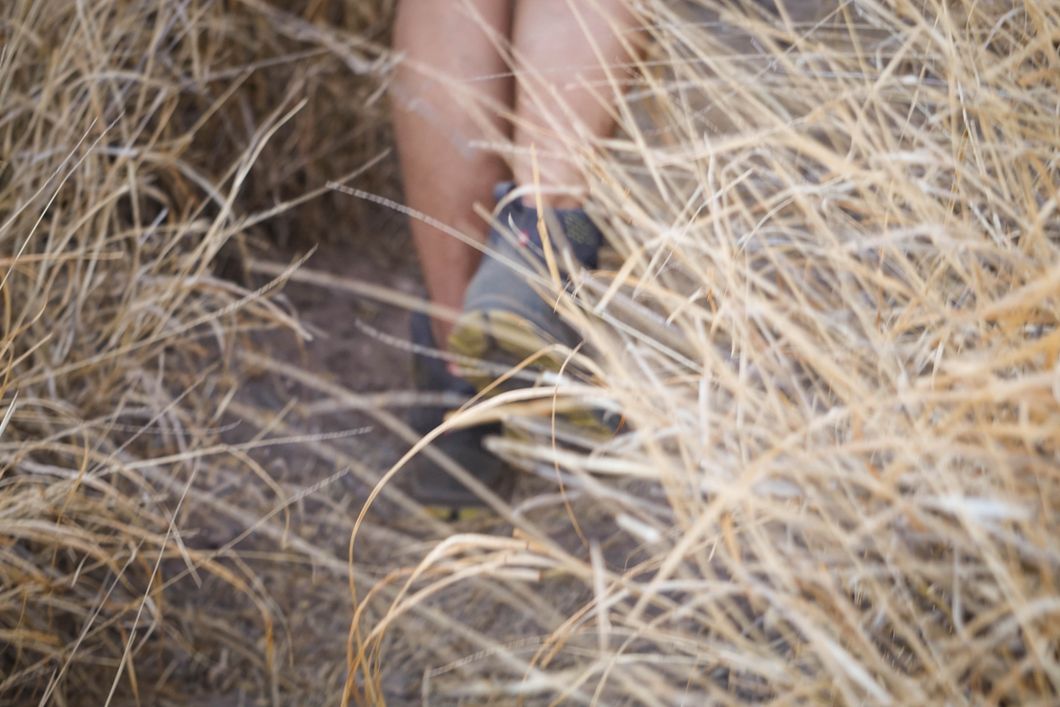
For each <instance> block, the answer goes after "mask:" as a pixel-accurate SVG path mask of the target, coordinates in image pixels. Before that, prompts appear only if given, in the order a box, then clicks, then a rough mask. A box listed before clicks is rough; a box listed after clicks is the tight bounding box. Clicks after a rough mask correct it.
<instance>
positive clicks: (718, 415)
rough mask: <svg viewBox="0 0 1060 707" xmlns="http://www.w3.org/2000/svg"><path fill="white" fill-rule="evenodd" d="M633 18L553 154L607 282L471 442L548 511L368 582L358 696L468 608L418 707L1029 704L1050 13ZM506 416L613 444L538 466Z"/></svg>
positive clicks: (1048, 168)
mask: <svg viewBox="0 0 1060 707" xmlns="http://www.w3.org/2000/svg"><path fill="white" fill-rule="evenodd" d="M644 6H645V7H644V13H645V15H644V18H645V22H646V23H647V25H648V26H649V27H650V28H651V32H652V33H653V34H654V35H655V36H654V39H655V43H654V47H655V48H654V50H653V53H652V54H651V55H650V56H649V57H648V58H647V59H646V60H645V62H644V63H643V65H642V66H641V67H640V68H641V71H640V73H639V75H638V76H637V78H635V79H633V78H631V76H630V75H629V74H628V73H627V72H619V71H616V72H615V74H614V77H613V81H614V84H613V85H612V86H610V87H608V86H602V87H601V89H602V91H603V92H604V93H607V92H608V91H610V90H617V89H618V88H619V85H618V84H619V83H620V82H621V83H624V84H625V86H623V87H624V88H628V89H629V90H630V94H629V98H628V103H630V104H638V103H639V104H641V105H642V106H643V107H644V110H643V111H631V112H624V113H622V114H621V115H620V118H621V120H622V123H623V127H624V137H622V138H620V139H617V140H615V141H612V142H610V143H608V144H607V145H598V146H588V145H585V144H583V143H579V144H573V143H572V144H571V145H570V148H571V153H572V154H577V155H580V159H582V160H583V164H584V167H585V170H586V172H587V173H588V174H590V175H591V180H592V183H593V195H594V205H595V207H596V208H597V209H598V212H599V214H600V216H601V218H602V219H603V220H604V221H605V222H606V223H607V224H608V225H609V232H610V235H611V240H612V242H613V243H614V244H615V246H616V248H617V249H618V250H619V252H620V254H621V256H622V258H621V261H620V263H621V265H620V267H617V268H616V269H614V270H606V271H602V272H597V273H593V274H585V275H584V276H583V277H582V278H580V279H579V280H578V282H577V284H578V285H579V287H578V289H577V292H576V294H574V295H567V296H565V297H564V298H562V299H561V308H563V309H564V310H565V311H566V312H567V315H568V316H569V317H570V318H571V320H572V321H575V322H577V323H578V324H579V326H580V328H581V330H582V331H583V332H585V334H586V336H587V339H588V342H589V346H588V348H587V349H585V350H583V351H580V352H578V353H576V354H574V355H572V358H571V362H570V366H569V369H568V370H567V372H566V373H565V374H564V375H562V376H560V377H559V378H558V379H556V378H553V379H552V380H550V381H545V382H544V383H543V384H542V385H541V386H540V387H539V388H537V389H535V390H531V391H522V392H520V393H514V394H509V395H508V396H507V400H505V399H504V397H502V398H499V399H495V400H493V401H491V402H490V403H488V404H485V405H483V406H482V407H480V408H479V409H478V413H477V414H482V415H490V414H496V415H499V416H501V417H502V418H503V419H507V421H508V423H509V425H510V426H519V425H520V424H522V425H524V426H525V427H526V428H527V430H528V431H529V432H531V433H532V434H536V435H537V436H536V437H535V438H534V439H533V441H531V442H525V441H524V442H519V441H512V440H505V441H500V442H498V443H497V447H498V448H499V449H501V450H502V451H504V452H505V453H506V454H508V455H510V456H511V457H512V458H513V459H516V460H518V461H519V462H520V463H521V464H522V465H523V466H524V467H525V468H526V469H528V470H529V471H531V472H534V473H536V474H537V475H538V476H540V477H541V478H542V479H546V480H548V479H550V480H551V481H552V485H553V490H552V493H551V494H543V495H537V496H535V497H533V498H531V499H528V500H526V501H524V503H523V504H522V505H517V507H516V508H515V509H514V510H513V511H512V513H513V521H514V523H515V524H516V526H517V531H516V533H515V536H514V537H513V538H511V539H498V538H495V537H478V536H470V537H469V536H463V537H457V538H452V539H450V540H449V541H447V542H446V543H443V544H442V545H439V546H437V547H436V548H434V550H433V551H432V553H431V554H430V555H427V556H426V557H425V558H424V559H423V561H422V562H421V563H420V564H419V565H418V566H417V567H416V568H415V569H412V568H410V570H409V572H408V573H406V574H405V575H402V576H399V577H395V584H396V586H399V587H401V589H402V593H401V594H400V595H399V596H397V597H395V598H394V599H393V600H391V603H390V604H389V605H388V606H389V615H388V616H387V618H386V619H385V620H384V621H381V622H374V623H373V622H369V621H363V622H359V623H355V626H354V629H355V631H354V633H353V636H352V637H353V639H354V647H355V650H354V651H353V654H352V655H353V659H354V667H355V668H357V669H358V670H359V671H360V675H362V676H363V677H364V687H363V692H361V691H360V690H358V691H355V692H356V693H357V694H360V695H362V696H363V697H364V698H365V699H366V700H367V701H370V702H371V701H375V700H378V699H380V694H381V693H380V692H379V689H378V683H377V682H373V680H375V679H377V676H378V675H379V674H381V673H382V674H385V673H386V670H387V664H388V663H387V643H386V642H385V641H384V637H386V636H390V635H395V634H399V635H400V634H402V633H404V634H405V635H419V636H424V635H429V634H428V633H427V628H426V627H424V626H423V625H422V623H421V622H420V621H419V620H418V619H415V618H413V617H410V616H406V615H405V614H404V612H406V611H407V610H408V609H409V608H410V607H414V606H417V605H418V604H419V603H422V602H425V601H430V600H431V597H432V596H433V595H443V596H444V595H446V594H451V595H453V596H456V595H459V594H460V593H461V592H463V595H464V596H467V595H468V593H469V592H471V591H472V589H470V588H469V587H468V586H467V583H468V582H469V581H470V579H471V578H477V579H476V581H480V582H481V581H483V580H482V579H481V578H483V577H488V578H490V580H491V581H492V582H494V583H495V584H496V586H497V587H499V589H498V591H497V594H498V595H499V596H501V597H503V599H502V600H501V601H502V602H503V603H504V605H505V612H506V615H507V616H508V617H509V620H510V622H511V625H512V628H511V629H509V630H504V629H500V630H498V631H496V632H495V634H494V635H495V642H494V644H493V646H492V647H491V648H490V649H489V650H487V651H482V652H477V653H474V654H464V655H460V654H458V653H457V652H455V651H454V652H453V660H452V662H450V663H448V664H444V665H436V666H434V669H433V671H432V672H430V673H428V677H429V678H430V683H431V689H432V690H436V691H437V692H435V693H432V694H439V695H440V694H449V695H463V696H464V697H466V698H469V699H480V698H483V697H485V696H490V697H492V698H493V699H495V700H501V701H505V700H508V699H511V700H515V699H516V697H517V696H523V697H527V698H532V699H537V698H541V699H542V700H543V701H549V702H553V701H555V702H561V701H571V702H575V703H581V702H592V703H598V704H624V703H637V704H640V703H643V704H660V705H662V704H704V703H707V702H708V701H709V702H712V703H713V702H723V703H728V702H742V701H746V700H755V701H758V700H765V701H777V702H842V703H851V704H860V703H865V702H868V703H874V704H875V703H880V704H883V703H888V704H928V703H936V702H947V703H960V702H966V701H970V702H982V703H987V704H994V703H998V702H1003V703H1009V704H1022V703H1034V702H1038V703H1047V702H1051V701H1053V700H1055V699H1057V696H1058V692H1060V599H1058V596H1060V595H1058V592H1057V582H1058V572H1060V547H1058V544H1057V538H1058V537H1060V464H1058V461H1060V460H1058V457H1057V454H1058V452H1060V450H1058V448H1057V439H1058V438H1060V388H1058V381H1060V378H1058V377H1057V376H1058V372H1057V371H1058V369H1057V359H1058V355H1060V331H1058V330H1057V324H1058V299H1057V298H1058V296H1060V265H1058V263H1060V260H1058V255H1060V252H1058V247H1060V225H1058V224H1060V215H1058V211H1057V199H1058V185H1060V169H1058V164H1057V160H1058V159H1060V116H1058V102H1057V96H1058V95H1060V90H1058V89H1060V60H1058V55H1057V42H1058V40H1060V4H1058V3H1056V2H1051V1H1045V2H1026V3H1017V4H1016V5H1015V6H1013V5H1012V4H1011V3H982V2H979V3H972V2H946V3H937V2H925V3H899V4H897V5H892V4H890V3H876V2H859V3H856V5H855V4H844V5H842V6H841V7H839V9H834V7H833V9H834V11H832V12H828V11H826V12H823V13H821V14H820V15H818V16H815V17H813V18H812V20H811V21H802V22H799V21H796V19H795V18H792V17H791V16H790V15H789V14H787V13H786V12H785V13H780V14H779V15H773V14H770V13H768V12H764V11H762V10H760V9H758V8H756V7H755V6H753V5H751V6H745V7H731V8H727V9H723V10H722V11H721V13H720V15H715V14H712V13H710V12H706V13H700V12H693V13H692V14H693V16H695V17H698V18H701V19H705V20H706V21H705V22H702V23H694V22H691V21H690V20H689V18H688V17H687V16H679V15H678V14H677V12H676V10H674V9H673V8H674V5H673V4H671V3H663V2H648V3H644ZM645 112H646V113H648V114H649V115H650V120H643V119H640V120H639V119H638V117H640V116H642V115H643V114H644V113H645ZM594 148H597V149H594ZM604 148H607V149H604ZM530 399H536V400H539V401H540V402H541V403H542V405H543V407H544V408H545V409H547V408H548V406H549V405H551V403H552V401H553V400H554V399H560V400H563V399H575V400H580V401H582V402H593V403H594V404H598V405H600V406H601V407H606V408H609V409H614V410H618V411H621V413H622V414H623V415H624V417H625V420H626V422H627V425H626V427H625V428H624V429H623V431H622V432H620V433H619V434H618V435H617V436H615V438H614V439H612V440H609V441H606V442H599V441H596V440H585V439H578V438H573V439H572V438H570V437H567V438H558V439H552V440H550V439H549V434H548V429H547V425H544V427H545V429H543V430H542V429H541V428H542V424H541V423H540V417H538V418H537V419H538V422H537V423H534V421H533V419H532V418H528V417H527V416H526V415H525V414H521V413H520V411H519V409H517V406H518V405H523V406H525V404H526V401H528V400H530ZM474 414H476V413H475V412H470V413H469V415H474ZM535 424H536V427H535V426H534V425H535ZM528 596H532V597H533V598H534V600H535V601H529V600H528V598H527V597H528ZM361 600H362V606H371V605H373V603H374V602H376V603H377V600H376V597H375V596H374V595H373V594H370V593H369V594H364V595H362V596H361ZM572 601H573V605H571V602H572ZM487 603H488V602H486V601H485V600H483V602H482V604H481V605H480V606H485V605H486V604H487ZM449 638H450V637H448V636H445V637H442V638H441V640H443V641H444V640H448V639H449ZM421 640H422V639H421Z"/></svg>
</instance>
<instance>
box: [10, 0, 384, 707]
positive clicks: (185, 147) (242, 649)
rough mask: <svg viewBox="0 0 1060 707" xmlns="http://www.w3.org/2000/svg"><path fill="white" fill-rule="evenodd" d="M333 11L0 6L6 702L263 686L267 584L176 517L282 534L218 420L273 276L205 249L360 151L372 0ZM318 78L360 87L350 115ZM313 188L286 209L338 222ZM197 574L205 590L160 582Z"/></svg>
mask: <svg viewBox="0 0 1060 707" xmlns="http://www.w3.org/2000/svg"><path fill="white" fill-rule="evenodd" d="M225 5H232V7H231V8H226V7H225ZM308 5H310V6H320V5H321V4H320V3H308ZM332 9H333V10H334V11H335V12H336V13H337V15H341V16H336V17H334V18H332V19H333V20H334V22H333V23H332V24H331V25H319V26H318V25H314V24H312V23H311V22H310V20H312V19H313V17H312V15H313V14H314V13H319V7H318V9H317V10H314V9H313V7H306V8H305V12H304V13H302V14H300V15H299V14H291V13H279V12H276V11H274V10H272V9H270V6H269V5H268V4H266V3H263V2H256V1H252V0H248V1H247V2H241V3H218V2H210V1H202V2H199V1H197V0H191V1H180V2H131V1H130V2H119V1H115V2H105V3H98V2H97V3H73V2H66V0H56V1H54V2H50V1H45V2H40V1H36V0H25V1H23V0H13V1H12V2H5V3H4V4H3V9H2V10H0V266H2V267H0V279H2V283H0V295H2V299H0V302H2V310H0V311H2V321H3V326H2V332H3V333H2V339H0V371H2V376H0V400H2V403H0V410H2V413H0V416H2V417H0V419H2V424H0V488H2V492H0V702H3V703H4V704H27V703H36V702H37V701H38V700H39V701H40V702H41V703H42V704H60V705H61V704H71V703H82V704H103V703H104V701H109V700H110V697H116V698H117V699H118V701H128V700H129V699H132V698H135V699H137V700H143V701H145V702H147V703H158V701H159V700H162V699H163V697H166V698H167V699H177V700H178V701H180V699H179V697H180V695H181V694H182V693H184V692H187V691H193V690H194V689H200V687H199V685H197V684H196V683H198V682H200V681H201V682H202V683H203V686H205V683H206V682H207V677H209V681H211V682H213V683H215V684H217V685H219V686H220V687H221V689H223V688H224V685H226V684H227V685H232V684H236V683H238V682H240V681H244V682H248V683H251V684H255V685H256V686H257V687H256V689H257V690H259V691H260V694H263V695H266V696H268V695H269V694H270V693H273V694H276V693H277V692H278V689H279V688H278V684H279V682H280V681H281V676H280V675H279V670H278V669H277V661H278V660H282V657H283V653H282V651H280V650H278V648H277V641H278V640H280V636H279V634H278V633H277V631H278V628H277V622H278V621H281V620H282V617H278V616H277V615H276V612H275V610H274V606H273V604H272V602H271V600H270V598H269V597H268V594H267V592H266V591H265V588H264V586H263V585H262V583H261V581H260V580H259V578H258V577H257V575H256V573H255V572H254V571H252V570H251V569H249V567H248V566H247V565H246V563H244V562H243V561H242V560H240V558H239V555H238V553H236V552H235V551H234V550H233V549H232V547H229V546H227V545H223V546H221V547H216V546H212V547H211V546H210V545H209V542H208V541H206V542H203V540H202V539H201V538H197V537H195V534H194V532H192V537H190V538H185V537H184V536H183V533H185V532H187V531H188V529H189V528H190V529H192V530H193V531H194V529H196V528H198V529H202V528H204V527H205V524H204V522H203V521H202V520H201V519H202V518H211V519H214V520H217V519H223V520H224V522H227V523H229V524H230V525H234V526H235V527H236V528H244V527H248V526H249V527H256V529H257V530H256V532H257V533H259V534H262V533H263V534H264V535H263V537H279V536H280V534H281V532H282V530H283V528H282V522H279V521H282V518H276V517H274V518H268V517H266V518H261V514H260V513H259V512H258V511H257V510H252V506H251V504H252V502H254V503H256V506H253V507H254V508H255V509H256V508H257V507H260V506H262V505H263V506H264V507H265V508H270V507H273V506H276V507H277V508H283V507H285V506H286V505H287V504H289V503H291V502H292V500H291V499H289V498H287V497H286V494H285V492H284V491H283V490H282V489H280V488H279V487H278V486H277V485H276V484H275V483H273V482H271V480H269V479H268V478H267V476H266V475H265V474H264V472H263V470H262V469H261V468H260V467H258V466H257V465H256V463H255V462H254V461H253V460H252V459H251V458H250V457H249V455H248V449H249V448H250V446H249V445H248V447H245V448H233V447H232V446H230V445H226V444H224V439H223V433H224V431H225V429H226V425H227V420H228V418H226V417H224V416H225V415H226V414H229V413H228V412H227V406H228V404H229V402H230V399H231V396H232V394H233V393H234V392H235V390H236V388H237V387H238V385H239V383H240V380H241V376H242V367H241V364H240V363H239V361H238V360H236V359H234V358H233V353H234V351H237V350H238V349H239V346H240V345H241V342H243V341H245V339H246V337H247V336H248V335H249V333H251V332H253V331H255V330H257V329H261V328H265V327H277V326H279V327H294V328H296V327H297V325H296V324H294V322H293V320H292V319H291V317H290V315H289V313H288V312H286V311H284V310H283V309H281V308H279V307H278V306H276V305H275V304H272V303H271V302H270V299H269V295H270V290H271V289H272V287H271V286H267V287H266V288H264V289H262V290H259V291H248V290H245V289H243V288H241V287H239V286H237V285H235V284H233V283H232V282H230V281H228V280H225V279H222V278H220V277H219V276H218V275H217V265H218V262H219V260H220V259H221V258H222V257H228V256H227V254H228V253H230V252H235V251H237V250H238V249H237V248H235V247H234V245H233V244H234V243H235V241H236V240H237V239H238V240H239V242H240V243H242V244H243V246H244V247H245V246H246V244H248V243H249V241H248V240H247V237H248V235H250V234H255V233H257V234H258V235H260V234H261V233H262V232H261V230H260V226H259V227H258V228H255V225H256V224H259V223H262V222H263V221H264V219H265V218H266V217H268V216H270V215H272V214H273V212H275V211H282V210H283V209H285V208H287V207H288V206H290V204H286V203H285V202H284V199H288V198H291V197H294V196H295V195H296V194H295V193H292V192H291V190H292V189H295V190H298V193H299V194H300V193H301V192H304V191H307V190H309V189H311V188H315V187H322V186H323V185H324V183H325V182H326V180H327V179H336V178H339V177H341V175H342V174H343V173H344V172H346V171H349V170H350V169H352V168H353V167H356V166H360V165H361V164H363V163H364V162H366V161H367V160H368V158H369V157H371V156H372V155H373V154H374V153H375V152H376V151H378V147H379V146H378V145H377V144H376V142H377V141H378V140H379V139H380V137H379V136H380V135H381V134H382V133H381V129H380V128H381V125H382V120H381V116H382V111H381V106H380V105H379V102H378V101H377V102H376V103H375V104H373V103H372V101H371V96H372V94H373V92H376V91H378V85H379V82H378V80H377V78H376V77H377V75H378V74H379V72H380V71H381V68H382V65H381V64H380V57H381V54H380V53H379V51H378V50H377V49H375V48H374V47H373V45H372V44H370V43H369V42H370V41H371V40H372V38H374V39H375V40H383V39H385V37H384V36H383V32H384V31H385V28H386V15H387V13H388V12H389V9H388V7H387V6H386V3H347V4H346V5H345V6H344V7H337V6H335V5H333V6H332ZM361 37H363V38H364V39H363V40H362V39H361ZM351 38H356V40H354V39H351ZM369 75H371V80H366V78H364V77H367V76H369ZM336 96H342V97H343V99H344V100H349V99H350V98H351V97H356V96H360V100H358V101H356V105H359V106H360V107H361V108H362V110H363V111H364V112H363V114H360V115H356V116H355V115H353V112H352V110H351V108H350V106H349V105H346V106H342V107H339V106H337V105H336V104H337V100H336ZM339 112H341V113H342V115H343V116H344V120H343V122H342V124H339V123H338V122H337V121H335V120H333V119H332V118H331V117H329V116H332V117H333V116H334V115H335V114H336V113H339ZM310 125H319V126H320V127H319V128H317V129H314V130H309V129H308V128H307V126H310ZM270 141H271V142H270ZM280 154H282V155H284V156H285V159H284V160H279V159H276V156H278V155H280ZM321 155H338V156H339V157H335V158H328V159H323V158H322V157H321ZM270 156H271V157H270ZM254 165H256V166H254ZM292 185H293V186H292ZM277 204H279V205H280V207H279V208H277ZM319 206H320V209H319V210H304V211H303V212H302V213H301V215H302V216H303V218H305V219H306V221H304V223H305V224H306V227H307V228H310V227H313V222H314V218H315V220H316V221H317V223H321V222H323V220H324V218H323V216H321V214H322V213H330V214H331V218H333V219H334V218H335V212H334V209H333V208H332V210H331V211H330V212H329V211H327V209H328V204H327V203H326V202H322V203H320V204H319ZM263 210H264V211H263ZM314 214H315V216H314ZM342 217H343V218H347V219H350V221H351V222H354V221H355V219H356V217H357V212H356V211H355V210H351V209H347V210H346V211H345V212H343V213H342ZM270 223H274V224H275V223H281V222H277V221H272V222H270ZM280 235H283V234H280ZM236 480H238V481H236ZM221 481H225V483H228V484H232V483H233V482H236V483H238V484H241V485H243V486H245V490H244V491H243V493H244V496H243V499H244V502H245V503H246V505H247V507H243V503H241V502H235V503H232V502H229V501H226V500H224V498H222V497H221V496H219V495H215V493H214V490H215V489H217V488H218V486H219V484H220V483H221ZM230 496H231V495H230V494H228V497H230ZM258 501H260V503H257V502H258ZM231 545H235V542H233V543H231ZM295 548H296V549H299V550H301V551H302V552H303V554H306V555H310V556H311V555H312V551H311V548H305V547H298V543H297V542H296V543H295ZM321 562H322V563H324V564H325V566H326V562H325V561H323V560H321ZM334 564H335V567H334V568H333V570H332V571H333V572H334V573H335V574H336V575H337V576H338V577H339V580H338V586H340V587H341V586H342V585H343V583H342V580H341V577H342V576H344V574H345V563H343V562H342V561H341V558H339V559H338V560H336V561H335V563H334ZM296 568H297V566H296ZM292 571H296V572H302V573H303V574H305V573H306V570H300V569H295V570H292ZM204 583H205V587H207V588H209V589H203V587H204ZM181 587H183V591H176V593H175V594H173V592H174V591H175V589H174V588H181ZM223 587H227V588H228V590H229V594H228V595H226V594H225V593H224V591H223ZM196 588H198V591H199V596H204V592H208V591H212V592H216V595H215V596H216V597H217V602H216V603H215V604H212V605H211V603H210V602H209V601H207V603H206V604H205V606H204V605H203V604H202V603H199V604H198V605H196V604H195V603H193V602H189V601H185V600H184V599H182V597H190V596H195V590H196ZM167 590H169V591H167ZM189 590H190V593H189ZM171 594H172V595H173V597H174V600H173V601H171V600H170V596H171ZM206 596H208V595H205V596H204V598H205V597H206ZM225 596H231V597H234V598H231V599H230V600H229V601H230V602H231V603H230V604H228V605H224V604H223V603H222V602H223V601H225V600H224V597H225ZM225 656H227V657H225ZM278 656H279V657H278ZM222 659H223V660H222ZM223 661H227V663H228V669H226V670H222V671H217V670H216V666H217V665H219V664H220V663H221V662H223ZM236 667H239V669H238V670H232V668H236ZM211 669H213V671H214V672H213V673H211V672H210V670H211ZM217 672H220V673H221V674H215V673H217ZM189 674H190V675H192V676H194V677H192V678H191V680H192V682H190V683H187V684H181V683H180V680H181V676H182V675H183V676H185V679H187V675H189ZM174 676H176V677H174Z"/></svg>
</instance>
